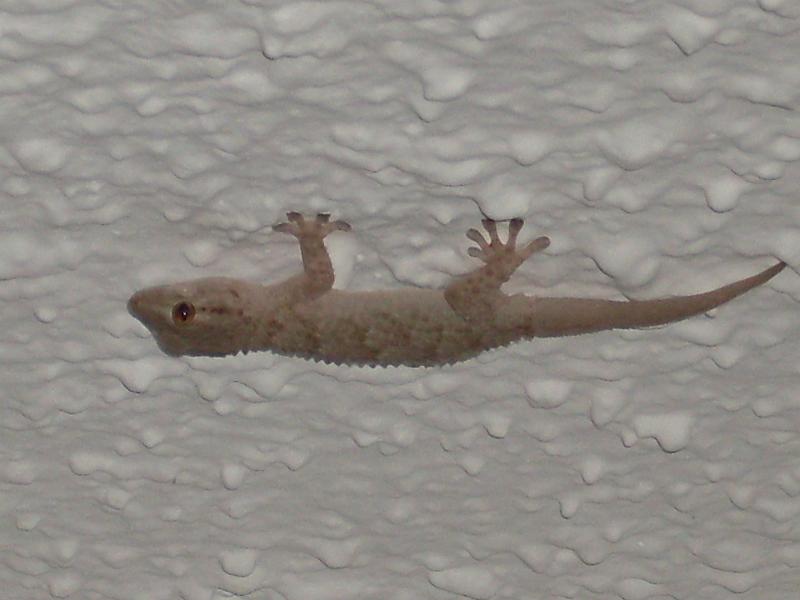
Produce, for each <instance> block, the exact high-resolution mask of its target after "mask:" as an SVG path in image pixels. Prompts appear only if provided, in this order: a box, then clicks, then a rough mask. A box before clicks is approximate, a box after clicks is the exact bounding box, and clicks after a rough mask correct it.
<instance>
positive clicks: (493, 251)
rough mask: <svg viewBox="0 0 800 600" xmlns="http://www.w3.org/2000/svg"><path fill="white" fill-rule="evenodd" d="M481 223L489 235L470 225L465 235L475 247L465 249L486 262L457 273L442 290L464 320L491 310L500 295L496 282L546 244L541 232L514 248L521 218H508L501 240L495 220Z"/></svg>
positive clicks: (509, 274)
mask: <svg viewBox="0 0 800 600" xmlns="http://www.w3.org/2000/svg"><path fill="white" fill-rule="evenodd" d="M482 223H483V227H484V228H485V229H486V232H487V233H488V234H489V239H488V240H487V239H486V238H485V237H484V235H483V234H482V233H481V232H479V231H478V230H477V229H470V230H469V231H467V237H468V238H469V239H470V240H472V241H473V242H475V243H476V244H477V247H475V246H473V247H471V248H470V249H469V250H468V253H469V255H470V256H473V257H475V258H478V259H480V260H482V261H483V262H484V263H486V264H485V265H484V266H482V267H480V268H478V269H475V270H474V271H472V272H471V273H468V274H466V275H464V276H463V277H459V278H458V279H456V280H455V281H453V282H452V283H451V284H450V285H449V286H447V288H446V289H445V292H444V297H445V299H446V300H447V302H448V304H450V307H451V308H452V309H453V310H454V311H456V312H457V313H458V314H459V315H460V316H461V317H462V318H464V319H466V320H468V321H473V320H478V319H486V318H487V317H488V316H489V315H491V314H493V311H494V309H493V306H494V304H495V302H496V301H497V300H498V299H499V298H501V297H502V296H503V294H502V293H501V292H500V286H501V285H503V284H504V283H505V282H506V281H508V280H509V278H510V277H511V274H512V273H513V272H514V271H515V270H516V269H517V267H519V266H520V265H521V264H522V263H523V262H525V260H526V259H528V258H529V257H530V256H531V255H532V254H534V253H535V252H538V251H540V250H544V249H545V248H547V247H548V246H549V245H550V239H549V238H547V237H544V236H542V237H538V238H536V239H535V240H533V241H532V242H529V243H528V244H526V245H525V246H523V247H522V248H517V236H518V235H519V232H520V230H521V229H522V226H523V224H524V221H523V220H522V219H512V220H511V221H510V222H509V224H508V240H507V241H506V243H505V244H504V243H503V242H502V241H500V236H499V235H498V233H497V223H496V222H495V221H492V220H491V219H484V220H483V221H482Z"/></svg>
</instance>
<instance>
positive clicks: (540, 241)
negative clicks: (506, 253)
mask: <svg viewBox="0 0 800 600" xmlns="http://www.w3.org/2000/svg"><path fill="white" fill-rule="evenodd" d="M549 245H550V238H549V237H547V236H546V235H543V236H541V237H538V238H536V239H535V240H533V241H532V242H529V243H528V245H527V246H525V247H524V248H523V249H522V250H519V254H520V255H521V256H522V257H523V258H528V257H529V256H531V255H532V254H534V253H536V252H539V251H540V250H544V249H545V248H547V247H548V246H549Z"/></svg>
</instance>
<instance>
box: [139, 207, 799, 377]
mask: <svg viewBox="0 0 800 600" xmlns="http://www.w3.org/2000/svg"><path fill="white" fill-rule="evenodd" d="M289 220H290V223H283V224H281V225H278V226H276V230H278V231H283V232H287V233H291V234H293V235H294V236H296V237H297V238H298V240H299V241H300V248H301V251H302V255H303V264H304V267H305V269H304V273H302V274H300V275H297V276H295V277H292V278H290V279H288V280H286V281H283V282H280V283H277V284H273V285H266V286H263V285H258V284H255V283H250V282H246V281H241V280H237V279H230V278H224V277H214V278H206V279H196V280H192V281H185V282H179V283H174V284H169V285H164V286H158V287H153V288H147V289H144V290H141V291H139V292H136V293H135V294H134V295H133V296H132V297H131V299H130V301H129V302H128V308H129V310H130V312H131V314H132V315H133V316H135V317H136V318H137V319H139V320H140V321H141V322H142V323H143V324H144V325H145V326H146V327H147V328H148V329H149V330H150V331H151V332H152V334H153V336H154V337H155V339H156V341H157V342H158V344H159V346H160V347H161V349H162V350H164V351H165V352H166V353H168V354H172V355H183V354H188V355H208V356H223V355H227V354H236V353H238V352H248V351H255V350H271V351H273V352H278V353H280V354H287V355H293V356H300V357H304V358H312V359H317V360H323V361H326V362H332V363H344V364H368V365H410V366H429V365H437V364H445V363H452V362H456V361H460V360H464V359H467V358H470V357H472V356H475V355H477V354H479V353H480V352H482V351H484V350H488V349H490V348H496V347H498V346H504V345H506V344H508V343H510V342H513V341H516V340H521V339H527V338H532V337H552V336H562V335H577V334H581V333H589V332H592V331H600V330H604V329H615V328H639V327H648V326H653V325H661V324H664V323H670V322H672V321H677V320H680V319H685V318H687V317H690V316H693V315H696V314H699V313H702V312H706V311H708V310H710V309H712V308H714V307H716V306H719V305H720V304H723V303H724V302H727V301H728V300H731V299H732V298H735V297H736V296H738V295H740V294H743V293H744V292H746V291H747V290H749V289H751V288H753V287H755V286H757V285H760V284H762V283H764V282H765V281H767V280H769V279H770V278H772V277H773V276H775V275H776V274H777V273H778V272H780V271H781V270H782V269H783V267H784V266H785V265H784V263H782V262H779V263H777V264H775V265H774V266H772V267H770V268H768V269H766V270H764V271H762V272H761V273H758V274H756V275H753V276H751V277H748V278H746V279H742V280H740V281H737V282H735V283H732V284H729V285H727V286H723V287H721V288H718V289H716V290H712V291H710V292H706V293H703V294H697V295H694V296H678V297H670V298H663V299H659V300H645V301H629V302H625V301H613V300H591V299H580V298H539V297H534V296H524V295H514V296H508V295H506V294H504V293H503V292H501V291H500V286H501V285H502V284H503V283H504V282H506V281H507V280H508V279H509V277H510V276H511V274H512V273H513V272H514V270H515V269H516V268H517V267H518V266H519V265H520V264H522V262H523V261H524V260H525V259H527V258H528V257H529V256H530V255H532V254H533V253H534V252H536V251H538V250H541V249H543V248H546V247H547V246H548V244H549V240H548V239H547V238H545V237H540V238H537V239H535V240H534V241H532V242H530V243H529V244H527V245H526V246H525V247H524V248H517V247H516V239H517V234H518V233H519V230H520V229H521V227H522V221H521V220H520V219H514V220H513V221H511V224H510V226H509V239H508V241H507V242H506V243H505V244H503V243H502V242H501V241H500V239H499V237H498V235H497V230H496V226H495V223H494V222H493V221H489V220H485V221H484V226H485V227H486V230H487V231H488V233H489V238H490V239H489V240H486V239H484V237H483V235H482V234H480V233H479V232H478V231H477V230H475V229H471V230H470V231H469V232H468V233H467V237H469V238H470V239H471V240H473V241H474V242H476V243H477V244H478V247H477V248H470V255H472V256H476V257H478V258H480V259H481V260H482V261H483V262H484V263H486V264H485V265H484V266H482V267H481V268H479V269H476V270H475V271H473V272H471V273H469V274H467V275H465V276H463V277H459V278H457V279H456V280H454V281H453V282H452V283H451V284H450V285H448V286H447V287H446V288H444V289H417V288H409V289H402V290H389V291H374V292H346V291H341V290H334V289H331V286H332V285H333V268H332V266H331V262H330V259H329V257H328V253H327V251H326V249H325V246H324V243H323V239H324V237H325V236H326V235H327V234H328V233H330V232H331V231H334V230H336V229H341V230H347V229H349V226H348V225H347V224H346V223H344V222H341V221H334V222H331V221H329V220H328V217H327V215H319V216H318V217H317V219H316V220H306V219H304V218H303V217H302V216H301V215H299V214H298V213H289Z"/></svg>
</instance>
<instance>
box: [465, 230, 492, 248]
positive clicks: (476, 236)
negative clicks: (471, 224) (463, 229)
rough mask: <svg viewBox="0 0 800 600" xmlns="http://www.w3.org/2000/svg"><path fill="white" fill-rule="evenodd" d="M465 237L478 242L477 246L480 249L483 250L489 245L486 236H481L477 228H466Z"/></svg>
mask: <svg viewBox="0 0 800 600" xmlns="http://www.w3.org/2000/svg"><path fill="white" fill-rule="evenodd" d="M467 238H468V239H470V240H472V241H473V242H475V243H476V244H478V246H480V247H481V250H485V249H486V248H487V247H488V246H489V243H488V242H487V241H486V238H485V237H483V234H482V233H481V232H480V231H478V230H477V229H469V230H467Z"/></svg>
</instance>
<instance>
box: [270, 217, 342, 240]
mask: <svg viewBox="0 0 800 600" xmlns="http://www.w3.org/2000/svg"><path fill="white" fill-rule="evenodd" d="M286 218H287V219H289V222H288V223H278V224H277V225H273V227H272V229H273V230H275V231H280V232H282V233H288V234H291V235H293V236H294V237H296V238H298V239H300V238H312V237H316V238H319V239H322V238H324V237H325V236H327V235H328V234H329V233H331V232H332V231H350V224H349V223H346V222H345V221H331V216H330V215H329V214H328V213H319V214H317V216H316V217H315V218H314V219H306V217H304V216H303V215H302V214H300V213H299V212H288V213H286Z"/></svg>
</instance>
